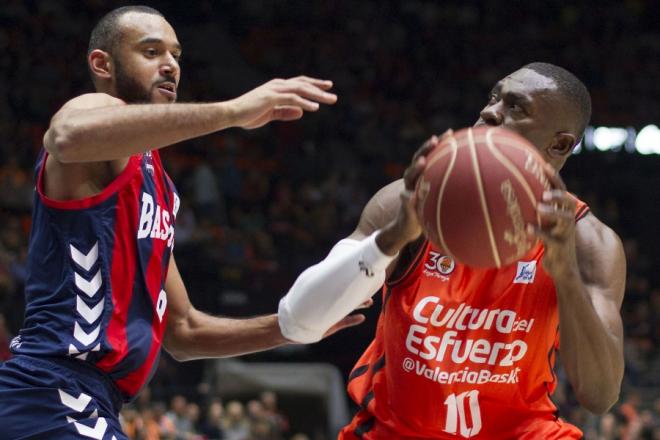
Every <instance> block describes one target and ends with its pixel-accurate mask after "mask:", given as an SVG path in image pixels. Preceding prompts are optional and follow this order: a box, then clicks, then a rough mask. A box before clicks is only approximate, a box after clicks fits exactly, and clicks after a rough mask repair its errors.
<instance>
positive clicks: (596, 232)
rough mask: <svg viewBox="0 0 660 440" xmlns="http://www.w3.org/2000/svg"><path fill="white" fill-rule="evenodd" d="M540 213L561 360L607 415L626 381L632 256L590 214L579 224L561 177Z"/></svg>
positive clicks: (580, 395) (587, 400)
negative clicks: (624, 314) (625, 315)
mask: <svg viewBox="0 0 660 440" xmlns="http://www.w3.org/2000/svg"><path fill="white" fill-rule="evenodd" d="M549 176H550V178H551V179H552V181H553V183H554V186H555V188H556V189H554V190H553V191H551V192H548V193H547V194H546V196H545V198H544V203H542V204H540V205H539V208H538V209H539V213H540V215H541V218H542V220H543V222H542V224H544V225H545V227H544V228H538V229H537V230H536V231H535V232H536V234H537V235H538V236H539V237H540V238H541V239H542V240H543V243H544V246H545V255H544V257H543V266H544V269H545V270H546V271H548V273H549V274H550V275H551V276H552V278H553V280H554V283H555V287H556V290H557V300H558V301H557V302H558V305H559V334H560V337H561V340H560V341H561V342H560V343H561V346H560V350H561V360H562V364H563V365H564V367H565V368H566V372H567V375H568V378H569V380H570V382H571V385H572V386H573V389H574V391H575V395H576V397H577V399H578V401H579V402H580V404H582V405H583V406H584V407H585V408H587V409H588V410H590V411H592V412H594V413H597V414H601V413H604V412H605V411H607V410H608V409H609V408H610V407H611V406H612V405H614V404H615V403H616V401H617V400H618V398H619V391H620V389H621V381H622V380H623V369H624V360H623V322H622V320H621V314H620V309H621V303H622V302H623V296H624V290H625V279H626V258H625V255H624V252H623V245H622V244H621V240H620V239H619V237H618V236H617V234H616V233H615V232H614V231H612V230H611V229H610V228H608V227H607V226H605V225H604V224H603V223H601V222H600V221H599V220H598V219H597V218H596V217H595V216H594V215H592V214H588V215H587V216H586V217H584V218H583V219H582V220H580V221H578V222H577V223H576V222H575V221H574V212H575V200H574V198H573V197H571V196H570V195H569V194H568V193H567V192H566V187H565V185H564V183H563V182H562V181H561V178H560V177H559V175H558V174H556V173H550V174H549Z"/></svg>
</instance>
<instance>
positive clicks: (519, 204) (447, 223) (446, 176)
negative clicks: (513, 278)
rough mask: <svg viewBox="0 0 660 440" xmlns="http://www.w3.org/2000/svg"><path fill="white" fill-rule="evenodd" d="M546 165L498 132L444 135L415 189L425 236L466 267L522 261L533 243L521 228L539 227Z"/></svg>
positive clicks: (523, 143) (527, 146)
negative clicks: (530, 225) (532, 225)
mask: <svg viewBox="0 0 660 440" xmlns="http://www.w3.org/2000/svg"><path fill="white" fill-rule="evenodd" d="M544 163H545V161H544V160H543V158H542V157H541V155H540V154H539V153H538V152H537V151H536V149H535V148H534V146H533V145H532V144H531V143H530V142H529V141H527V140H526V139H524V138H523V137H522V136H520V135H518V134H516V133H513V132H511V131H509V130H505V129H503V128H498V127H489V126H481V127H474V128H472V127H471V128H465V129H462V130H460V131H457V132H455V133H452V134H449V135H448V136H445V137H444V138H443V139H442V141H441V142H440V143H439V144H438V145H437V146H436V147H435V148H434V149H433V151H431V153H429V155H428V156H427V164H426V167H425V169H424V171H423V174H422V176H421V177H420V179H419V181H418V183H417V188H416V191H417V197H418V199H419V202H418V205H417V209H418V214H419V218H420V220H421V222H422V228H423V230H424V233H425V234H426V237H427V238H428V239H429V240H430V241H431V243H433V244H434V245H435V246H436V247H437V248H439V249H442V250H443V251H444V252H446V253H447V254H448V255H451V256H452V257H453V258H455V259H456V260H457V261H459V262H461V263H463V264H466V265H468V266H474V267H502V266H506V265H508V264H511V263H513V262H514V261H516V260H518V259H521V258H523V257H524V256H525V254H526V253H527V252H528V251H529V250H530V249H531V248H532V247H533V246H534V245H535V243H536V239H535V238H534V237H532V236H530V235H528V234H527V232H526V230H525V229H526V225H527V224H528V223H531V224H539V217H538V215H537V212H536V205H537V203H538V202H539V201H540V200H541V197H542V195H543V191H544V190H546V189H549V188H550V183H549V181H548V179H547V177H546V176H545V174H544V171H543V166H544Z"/></svg>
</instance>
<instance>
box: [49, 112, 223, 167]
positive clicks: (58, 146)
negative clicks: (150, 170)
mask: <svg viewBox="0 0 660 440" xmlns="http://www.w3.org/2000/svg"><path fill="white" fill-rule="evenodd" d="M232 117H233V116H232V111H231V108H230V104H229V103H224V102H220V103H206V104H135V105H119V106H109V107H101V108H95V109H71V110H67V111H63V112H61V113H58V114H57V115H55V117H53V120H52V121H51V126H50V128H49V130H48V132H47V133H46V136H45V137H44V144H45V147H46V149H47V150H48V152H49V153H50V154H52V155H53V156H54V157H55V158H56V159H58V160H59V161H61V162H64V163H73V162H91V161H94V162H97V161H110V160H115V159H120V158H124V157H129V156H131V155H133V154H137V153H141V152H144V151H148V150H153V149H157V148H161V147H164V146H167V145H172V144H175V143H177V142H181V141H184V140H186V139H191V138H194V137H198V136H202V135H205V134H208V133H212V132H214V131H218V130H222V129H224V128H227V127H229V126H231V124H232Z"/></svg>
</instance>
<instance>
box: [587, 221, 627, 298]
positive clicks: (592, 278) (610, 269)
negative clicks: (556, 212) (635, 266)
mask: <svg viewBox="0 0 660 440" xmlns="http://www.w3.org/2000/svg"><path fill="white" fill-rule="evenodd" d="M575 245H576V252H577V257H578V263H579V265H580V275H581V276H582V278H583V280H584V282H585V283H587V284H592V285H607V286H608V287H609V288H608V289H607V290H609V291H612V293H613V294H615V295H616V296H617V300H619V301H621V300H622V299H623V290H624V289H623V284H624V283H625V276H626V257H625V254H624V251H623V244H622V242H621V239H620V238H619V235H618V234H617V233H616V232H614V230H613V229H612V228H610V227H609V226H607V225H606V224H605V223H603V222H602V221H601V220H600V219H598V217H596V216H595V215H594V214H592V213H588V214H587V215H586V216H584V217H583V218H582V219H580V220H579V221H578V222H577V224H576V226H575Z"/></svg>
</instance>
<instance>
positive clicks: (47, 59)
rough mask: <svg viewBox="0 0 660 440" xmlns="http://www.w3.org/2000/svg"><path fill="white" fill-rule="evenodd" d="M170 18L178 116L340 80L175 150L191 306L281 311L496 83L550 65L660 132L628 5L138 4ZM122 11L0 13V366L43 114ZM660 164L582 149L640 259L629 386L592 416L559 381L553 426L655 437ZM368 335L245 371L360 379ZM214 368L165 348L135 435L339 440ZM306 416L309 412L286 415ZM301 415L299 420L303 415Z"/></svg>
mask: <svg viewBox="0 0 660 440" xmlns="http://www.w3.org/2000/svg"><path fill="white" fill-rule="evenodd" d="M145 3H148V4H149V5H150V6H153V7H156V8H158V9H160V10H161V11H162V12H163V13H164V14H165V15H166V17H167V18H168V20H169V21H170V22H171V23H172V24H173V25H174V27H175V29H176V31H177V34H178V37H179V40H180V41H181V43H182V45H183V48H184V51H183V61H182V69H183V74H182V81H181V87H180V100H181V101H212V100H222V99H227V98H231V97H235V96H237V95H239V94H241V93H243V92H245V91H247V90H249V89H250V88H252V87H254V86H257V85H258V84H261V83H263V82H265V81H267V80H268V79H271V78H274V77H289V76H294V75H298V74H301V73H304V74H308V75H311V76H318V77H322V78H328V79H332V80H333V81H334V83H335V87H334V91H335V92H336V93H337V94H338V95H339V102H338V103H337V104H336V105H335V106H334V107H331V108H324V109H322V110H321V111H320V112H318V113H317V114H311V115H307V116H305V118H304V119H303V120H302V121H300V122H296V123H286V124H285V123H276V124H271V125H270V126H269V127H266V128H263V129H260V130H257V131H250V132H248V131H242V130H229V131H225V132H222V133H218V134H214V135H210V136H207V137H204V138H200V139H197V140H194V141H191V142H186V143H185V144H182V145H178V146H176V147H173V148H169V149H167V150H166V151H165V152H164V153H163V156H164V158H165V161H166V167H167V169H168V172H169V173H170V175H171V176H172V178H173V180H174V181H175V183H176V184H177V186H178V189H179V191H180V192H181V193H182V195H183V197H182V199H183V204H182V208H181V211H180V214H179V217H178V221H177V236H176V254H177V262H178V263H179V266H180V270H181V272H182V274H183V277H184V280H185V281H186V283H187V287H188V291H189V293H190V296H191V299H192V301H193V303H194V304H196V306H197V307H198V308H200V309H202V310H205V311H207V312H210V313H215V314H223V315H228V316H249V315H256V314H263V313H272V312H274V311H275V310H276V307H277V302H278V299H279V298H280V297H281V296H282V295H283V294H284V293H285V292H286V291H287V290H288V287H289V286H290V285H291V283H292V281H293V280H294V279H295V277H296V276H297V275H298V274H299V273H300V271H301V270H302V269H304V268H305V267H307V266H309V265H310V264H312V263H314V262H317V261H319V260H320V259H322V258H323V256H324V255H325V253H326V252H327V251H328V250H329V248H330V246H331V245H332V244H333V243H334V242H336V241H337V240H338V239H339V238H341V237H343V236H345V235H346V234H348V233H350V232H351V230H352V228H353V227H354V226H355V225H356V222H357V219H358V216H359V213H360V211H361V208H362V206H363V205H364V203H365V202H366V201H367V200H368V198H369V197H370V196H371V194H373V193H374V192H375V191H376V190H377V189H378V188H379V187H381V186H382V185H383V184H385V183H388V182H390V181H392V180H394V179H396V178H398V177H399V176H400V175H401V174H402V171H403V169H404V167H405V165H406V164H407V162H408V161H409V158H410V156H411V155H412V153H413V152H414V151H415V150H416V148H417V146H418V145H420V144H421V143H422V142H423V141H424V140H425V139H426V138H428V137H429V136H430V135H431V134H433V133H440V132H443V131H444V130H446V129H447V128H449V127H453V128H460V127H463V126H466V125H471V124H472V123H473V122H474V121H475V120H476V119H477V117H478V112H479V110H480V109H481V108H482V107H483V106H484V104H485V103H486V100H487V95H488V92H489V91H490V88H491V87H492V86H493V84H494V83H495V82H496V81H497V80H499V79H500V78H501V77H503V76H505V75H506V74H508V73H510V72H511V71H513V70H516V69H517V68H519V67H521V66H522V65H523V64H526V63H528V62H532V61H546V62H551V63H555V64H558V65H560V66H563V67H565V68H567V69H569V70H571V71H572V72H574V73H575V74H576V75H577V76H578V77H580V78H581V79H582V80H583V81H584V82H585V83H586V84H587V86H588V88H589V89H590V91H591V94H592V98H593V104H594V112H593V119H592V124H593V125H614V126H632V127H635V128H637V129H639V128H640V127H642V126H644V125H646V124H652V123H655V124H658V123H660V81H659V80H658V78H660V29H659V28H658V25H657V17H658V16H659V14H658V13H659V11H658V4H657V3H656V2H653V1H650V0H647V1H645V0H625V1H620V2H575V3H574V4H572V5H568V4H565V3H566V2H561V1H555V0H549V1H545V2H520V3H519V2H514V1H511V2H499V1H495V0H485V1H480V2H475V1H447V2H434V1H421V0H407V1H405V2H403V1H401V2H400V1H395V0H391V1H385V0H383V1H378V2H376V1H359V2H355V1H348V0H339V1H332V2H328V1H325V2H321V1H304V0H292V1H287V2H282V1H250V2H242V1H238V0H218V1H211V0H200V1H196V2H176V1H160V2H158V1H153V2H145ZM125 4H127V3H126V2H121V1H101V0H79V1H74V0H60V1H54V0H52V1H48V0H3V1H2V3H1V4H0V359H7V358H8V357H9V356H10V353H9V351H8V341H9V340H10V339H11V337H12V335H15V334H16V332H17V331H18V329H19V328H20V325H21V322H22V318H23V307H24V300H23V280H24V279H25V258H26V253H27V240H28V234H29V230H30V209H31V200H32V193H33V186H34V182H33V179H32V167H33V164H34V160H35V157H36V154H37V153H38V151H39V149H40V148H41V138H42V136H43V133H44V131H45V129H46V128H47V126H48V122H49V118H50V117H51V116H52V114H53V113H54V112H55V111H56V110H57V109H58V108H59V106H61V105H62V104H63V103H64V102H65V101H66V100H68V99H70V98H71V97H73V96H76V95H77V94H80V93H83V92H87V91H91V90H92V86H91V82H90V80H89V79H88V77H87V69H86V64H85V53H86V48H87V42H88V36H89V32H90V31H91V28H92V27H93V25H94V24H95V22H96V21H97V20H98V19H99V18H100V17H101V16H102V15H103V14H104V13H105V12H107V11H109V10H111V9H112V8H114V7H116V6H123V5H125ZM659 171H660V156H641V155H638V154H634V153H628V152H626V151H610V152H600V151H591V152H589V151H582V152H581V153H580V154H576V155H575V156H574V157H573V158H571V159H570V160H569V163H568V164H567V166H566V168H565V169H564V171H563V172H562V175H563V177H564V179H565V180H566V182H567V185H568V187H569V189H570V190H572V191H573V192H574V193H576V194H577V195H578V196H579V197H580V198H582V199H583V200H585V201H587V202H588V203H589V204H590V206H591V209H592V211H593V212H594V214H595V215H596V216H598V217H599V218H601V219H602V220H603V221H604V222H605V223H606V224H608V225H609V226H611V227H612V228H614V229H615V230H616V231H617V232H618V234H619V235H620V236H621V237H622V239H623V242H624V245H625V250H626V255H627V259H628V277H627V291H626V297H625V301H624V304H623V309H622V314H623V321H624V326H625V335H626V341H625V355H626V376H625V381H624V387H623V390H622V394H621V400H620V402H619V403H618V404H617V405H616V406H615V407H614V408H613V409H612V410H611V411H610V412H609V413H608V414H606V415H605V416H602V417H595V416H593V415H590V414H589V413H587V412H586V411H584V410H582V409H580V408H579V407H578V405H577V403H576V401H575V399H574V397H573V395H572V392H571V390H570V386H569V385H568V384H567V382H566V379H565V376H564V374H563V373H562V372H561V369H559V376H560V377H561V378H562V382H561V383H560V386H559V388H558V391H557V393H556V395H555V401H556V402H557V404H558V406H559V408H560V414H561V415H562V416H563V417H565V418H567V419H568V420H570V421H571V422H573V423H576V424H577V425H579V426H580V427H581V428H582V429H583V430H584V431H585V434H586V438H587V439H599V440H600V439H603V440H615V439H627V440H634V439H656V440H657V439H660V392H659V390H660V350H658V347H659V342H660V325H658V324H657V323H658V322H660V270H659V269H660V247H659V245H660V233H659V229H660V228H659V222H660V172H659ZM377 313H378V305H376V306H374V309H373V310H371V311H369V312H368V313H367V314H368V317H369V320H368V322H367V323H366V324H363V325H362V326H361V327H360V328H356V329H351V330H349V331H346V332H343V333H341V334H338V335H335V336H334V337H332V338H330V339H328V340H327V341H324V342H322V343H319V344H316V345H313V346H309V347H287V348H285V349H281V350H275V351H271V352H267V353H263V354H258V355H252V356H249V357H247V358H246V360H247V361H250V362H254V361H263V360H267V361H274V362H288V361H292V360H295V361H303V362H304V361H314V362H331V363H333V364H334V365H336V366H337V367H338V368H339V369H340V370H341V372H342V374H343V375H344V377H346V376H347V374H348V372H349V371H350V369H351V367H352V365H353V362H355V360H356V359H357V358H358V355H359V354H360V353H361V351H362V350H363V349H364V348H365V347H366V345H367V344H368V343H369V341H370V339H371V336H372V335H373V329H374V325H375V320H376V317H377ZM206 365H207V363H206V362H204V361H197V362H193V363H187V364H177V363H175V362H173V361H172V360H171V359H169V358H168V357H167V356H166V355H164V356H163V358H162V360H161V365H160V369H159V372H158V374H157V375H156V377H155V379H154V381H153V382H152V386H151V388H150V389H149V390H147V391H146V392H144V393H143V394H142V395H141V396H140V398H139V399H138V401H136V402H135V403H134V404H133V405H130V406H128V407H127V408H126V409H125V411H124V413H123V420H124V423H125V426H126V429H127V432H128V433H129V435H130V436H131V438H140V439H158V438H161V439H175V438H176V439H193V438H199V439H201V438H209V439H216V438H224V439H233V440H242V439H296V440H304V439H305V438H310V439H314V440H320V439H323V438H325V437H324V431H323V430H322V429H318V430H313V429H306V430H303V429H302V428H301V426H302V427H303V428H304V427H305V425H304V423H298V424H297V425H296V423H290V422H289V421H290V420H291V421H293V420H296V419H301V416H300V415H299V414H296V413H294V412H295V411H297V410H293V409H289V410H288V411H289V412H288V413H287V412H286V411H285V410H283V409H282V408H280V407H279V406H278V404H277V399H278V396H277V395H276V394H275V393H273V392H269V390H263V391H264V393H262V394H261V395H251V396H250V395H244V396H241V398H240V399H239V400H226V401H225V400H224V399H222V398H221V397H220V396H217V395H214V394H213V392H211V391H209V387H208V384H206V383H205V382H204V377H205V376H204V374H205V373H204V372H205V367H206ZM291 408H295V405H293V406H291ZM303 418H304V417H303Z"/></svg>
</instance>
